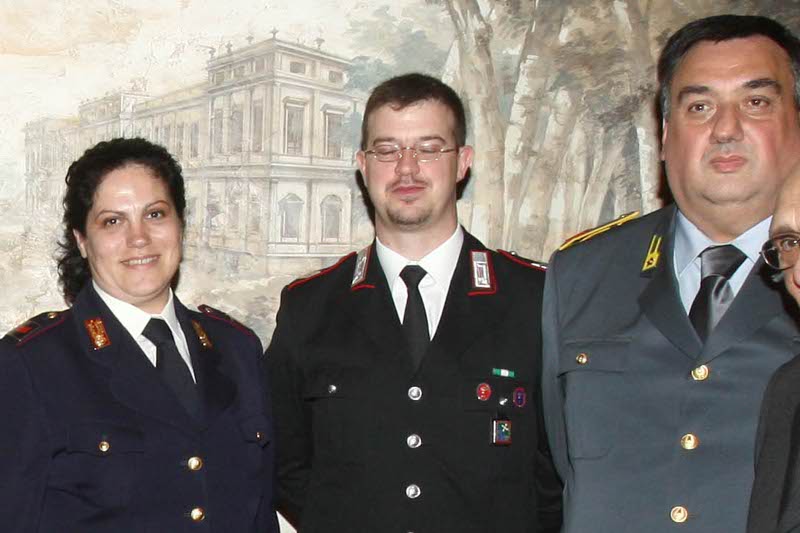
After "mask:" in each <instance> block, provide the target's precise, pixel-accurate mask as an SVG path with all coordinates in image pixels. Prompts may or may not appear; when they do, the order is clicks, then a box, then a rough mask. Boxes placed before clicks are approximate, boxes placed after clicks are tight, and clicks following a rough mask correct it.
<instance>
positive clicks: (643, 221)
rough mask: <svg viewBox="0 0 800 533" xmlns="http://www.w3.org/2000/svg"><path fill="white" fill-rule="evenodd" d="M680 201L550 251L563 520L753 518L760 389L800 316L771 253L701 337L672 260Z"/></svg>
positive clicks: (703, 525)
mask: <svg viewBox="0 0 800 533" xmlns="http://www.w3.org/2000/svg"><path fill="white" fill-rule="evenodd" d="M675 214H676V209H675V207H667V208H664V209H661V210H659V211H656V212H655V213H652V214H650V215H648V216H645V217H642V218H640V219H638V220H635V221H633V222H629V223H627V224H625V225H622V226H621V227H618V228H615V229H611V230H609V231H607V232H605V233H602V234H600V235H597V236H596V237H593V238H591V239H590V240H588V241H586V242H583V243H581V244H578V245H575V246H573V247H570V248H568V249H566V250H564V251H561V252H557V253H555V254H554V256H553V258H552V261H551V263H550V268H549V270H548V274H547V283H546V288H545V296H544V302H545V303H544V312H543V342H544V353H543V357H544V371H543V380H544V382H543V394H544V409H545V419H546V425H547V430H548V434H549V438H550V443H551V450H552V453H553V456H554V460H555V463H556V467H557V468H558V471H559V473H560V475H561V477H562V479H563V481H564V485H565V487H564V530H563V531H564V532H565V533H587V532H592V533H602V532H614V533H623V532H631V533H642V532H647V533H661V532H673V531H675V532H680V533H684V532H686V533H689V532H692V533H694V532H719V533H738V532H743V531H744V530H745V525H746V519H747V505H748V498H749V495H750V489H751V484H752V481H753V457H754V439H755V433H756V425H757V422H758V413H759V406H760V403H761V397H762V394H763V392H764V388H765V387H766V384H767V381H768V380H769V377H770V376H771V374H772V373H773V371H774V370H775V369H776V368H777V367H778V366H780V365H781V364H783V363H785V362H786V361H788V360H789V359H791V358H792V356H793V355H794V354H796V353H797V352H798V348H799V347H800V346H799V345H798V342H797V336H798V328H797V326H796V324H795V322H794V320H793V319H792V318H791V316H790V315H789V313H788V312H787V311H786V309H787V308H788V306H789V305H790V304H787V303H786V300H785V297H784V291H783V290H782V287H780V286H779V285H777V284H776V283H775V282H774V281H772V280H771V279H770V276H769V273H768V272H766V271H767V268H766V267H765V266H764V265H763V264H762V261H759V262H758V263H757V264H756V265H755V266H754V267H753V270H752V272H751V273H750V275H749V277H748V278H747V280H746V281H745V284H744V286H743V287H742V288H741V290H740V291H739V293H738V294H737V296H736V298H735V300H734V301H733V303H732V304H731V306H730V308H729V309H728V311H727V313H726V314H725V316H724V317H723V318H722V320H721V321H720V323H719V325H718V326H717V327H716V328H715V330H714V331H713V332H712V334H711V336H710V337H709V339H708V342H707V343H706V345H705V346H703V345H702V344H701V341H700V339H699V338H698V337H697V335H696V333H695V331H694V329H693V328H692V326H691V324H690V322H689V319H688V317H687V314H686V311H685V309H684V307H683V305H682V304H681V300H680V294H679V290H678V283H677V280H676V277H675V274H674V267H673V246H672V239H673V233H674V218H675Z"/></svg>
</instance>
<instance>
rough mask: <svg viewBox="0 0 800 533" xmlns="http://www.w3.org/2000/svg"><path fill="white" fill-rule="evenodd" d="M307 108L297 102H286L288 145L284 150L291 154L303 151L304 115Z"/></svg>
mask: <svg viewBox="0 0 800 533" xmlns="http://www.w3.org/2000/svg"><path fill="white" fill-rule="evenodd" d="M304 114H305V108H304V107H303V106H300V105H296V104H286V111H285V117H284V124H285V132H284V137H285V138H286V147H285V149H284V152H285V153H287V154H289V155H301V154H302V153H303V115H304Z"/></svg>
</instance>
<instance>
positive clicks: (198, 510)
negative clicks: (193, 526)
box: [189, 507, 206, 522]
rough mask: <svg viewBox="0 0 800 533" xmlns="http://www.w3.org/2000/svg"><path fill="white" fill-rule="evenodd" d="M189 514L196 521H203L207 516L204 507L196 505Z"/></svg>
mask: <svg viewBox="0 0 800 533" xmlns="http://www.w3.org/2000/svg"><path fill="white" fill-rule="evenodd" d="M189 516H191V517H192V520H194V521H195V522H202V521H203V519H204V518H205V517H206V512H205V511H203V508H202V507H195V508H194V509H192V512H191V513H189Z"/></svg>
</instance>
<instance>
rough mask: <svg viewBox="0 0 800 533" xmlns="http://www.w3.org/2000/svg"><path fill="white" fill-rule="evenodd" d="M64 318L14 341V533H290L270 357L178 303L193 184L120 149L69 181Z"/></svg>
mask: <svg viewBox="0 0 800 533" xmlns="http://www.w3.org/2000/svg"><path fill="white" fill-rule="evenodd" d="M66 184H67V188H66V194H65V197H64V226H65V228H64V236H63V240H62V241H61V243H60V246H61V252H60V257H59V260H58V273H59V280H60V283H61V287H62V289H63V294H64V298H65V300H66V301H67V303H68V304H70V305H71V307H70V308H69V309H67V310H65V311H59V312H50V313H43V314H41V315H39V316H36V317H34V318H32V319H30V320H28V321H27V322H25V323H24V324H22V325H21V326H19V327H17V328H16V329H14V330H13V331H11V332H9V333H8V334H7V335H6V336H5V337H3V339H2V341H0V530H2V531H3V532H9V533H15V532H25V533H27V532H42V533H55V532H59V533H70V532H75V533H78V532H79V533H92V532H101V531H102V532H111V531H113V532H114V533H124V532H131V533H134V532H135V533H141V532H143V531H158V532H167V531H169V532H170V533H176V532H181V531H186V532H192V531H209V532H220V533H222V532H225V533H228V532H232V531H235V532H237V533H238V532H253V533H256V532H257V533H264V532H277V530H278V526H277V521H276V514H275V512H274V510H273V478H274V457H273V455H274V444H273V440H272V425H271V419H270V416H271V414H270V412H271V407H270V403H269V402H270V398H269V394H268V389H267V383H266V382H265V377H264V374H263V372H262V371H260V367H261V366H262V352H261V343H260V342H259V340H258V338H257V337H256V335H255V334H253V332H252V331H250V330H249V329H247V328H245V327H244V326H242V325H241V324H239V323H238V322H235V321H234V320H232V319H231V318H230V317H228V316H227V315H225V314H223V313H221V312H219V311H216V310H214V309H211V308H209V307H205V306H201V307H200V308H201V310H202V312H197V311H191V310H189V309H187V308H186V307H184V305H183V304H182V303H181V302H180V301H179V300H178V298H177V297H176V295H175V294H174V293H173V291H172V288H171V283H172V282H173V281H174V280H176V279H177V274H178V267H179V265H180V261H181V248H182V241H183V233H184V222H185V219H184V208H185V205H186V200H185V197H184V182H183V177H182V175H181V168H180V166H179V165H178V163H177V162H176V161H175V160H174V159H173V158H172V156H171V155H170V154H169V153H168V152H167V151H166V150H165V149H164V148H162V147H161V146H157V145H154V144H151V143H150V142H148V141H146V140H144V139H114V140H111V141H108V142H101V143H99V144H97V145H96V146H94V147H92V148H90V149H88V150H87V151H86V152H85V153H84V154H83V156H81V158H80V159H78V160H77V161H75V162H74V163H73V164H72V165H71V166H70V168H69V170H68V172H67V177H66Z"/></svg>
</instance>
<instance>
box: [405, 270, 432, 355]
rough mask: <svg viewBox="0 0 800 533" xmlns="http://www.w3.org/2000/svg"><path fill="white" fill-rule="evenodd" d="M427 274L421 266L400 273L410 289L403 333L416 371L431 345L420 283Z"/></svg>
mask: <svg viewBox="0 0 800 533" xmlns="http://www.w3.org/2000/svg"><path fill="white" fill-rule="evenodd" d="M426 273H427V272H425V269H423V268H422V267H421V266H419V265H408V266H406V267H405V268H404V269H403V270H402V272H400V277H401V278H402V279H403V282H404V283H405V284H406V288H407V289H408V300H407V301H406V311H405V313H404V314H403V331H404V332H405V334H406V341H407V343H408V350H409V354H410V355H411V362H412V363H413V364H414V368H415V369H416V368H418V367H419V364H420V362H421V361H422V358H423V357H424V356H425V351H426V350H427V349H428V344H429V343H430V334H429V332H428V316H427V315H426V314H425V304H424V303H423V302H422V295H421V294H420V293H419V282H420V281H422V278H424V277H425V274H426Z"/></svg>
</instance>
